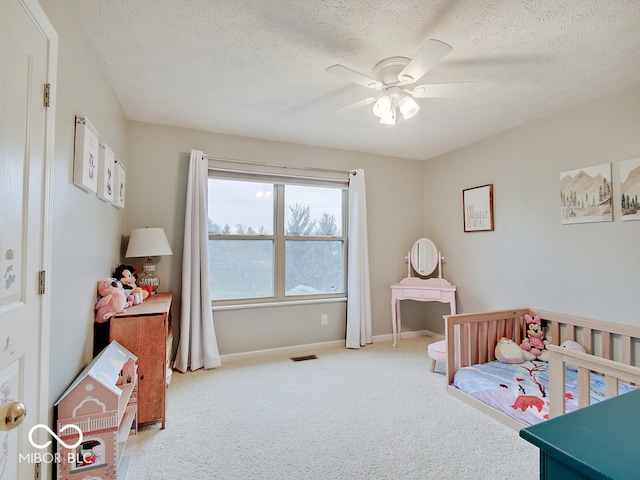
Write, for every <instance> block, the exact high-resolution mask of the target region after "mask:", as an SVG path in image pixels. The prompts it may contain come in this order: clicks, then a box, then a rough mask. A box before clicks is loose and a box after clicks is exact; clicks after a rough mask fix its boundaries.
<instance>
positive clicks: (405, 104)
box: [398, 96, 420, 120]
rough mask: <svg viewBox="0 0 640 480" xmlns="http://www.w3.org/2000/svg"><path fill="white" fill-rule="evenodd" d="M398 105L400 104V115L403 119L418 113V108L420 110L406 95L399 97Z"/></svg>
mask: <svg viewBox="0 0 640 480" xmlns="http://www.w3.org/2000/svg"><path fill="white" fill-rule="evenodd" d="M398 105H399V106H400V113H402V117H403V118H404V119H405V120H409V119H410V118H411V117H413V116H414V115H415V114H416V113H418V110H420V105H418V104H417V103H416V101H415V100H414V99H413V98H411V97H408V96H407V97H403V98H401V99H400V102H398Z"/></svg>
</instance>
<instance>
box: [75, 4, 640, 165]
mask: <svg viewBox="0 0 640 480" xmlns="http://www.w3.org/2000/svg"><path fill="white" fill-rule="evenodd" d="M71 1H72V4H73V5H74V7H75V9H76V11H77V14H78V17H79V18H80V20H81V21H82V23H83V24H84V25H85V27H86V29H87V32H88V33H89V36H90V38H91V40H92V41H93V43H94V46H95V49H96V51H97V53H98V55H99V57H100V59H101V61H102V63H103V65H104V68H105V70H106V73H107V76H108V78H109V80H110V82H111V84H112V85H113V88H114V90H115V92H116V95H117V96H118V99H119V100H120V103H121V105H122V108H123V109H124V113H125V115H126V116H127V118H128V119H130V120H136V121H142V122H150V123H157V124H163V125H173V126H180V127H186V128H194V129H199V130H206V131H213V132H220V133H226V134H233V135H241V136H247V137H254V138H261V139H268V140H276V141H284V142H293V143H301V144H310V145H320V146H326V147H335V148H342V149H347V150H355V151H361V152H371V153H376V154H383V155H391V156H398V157H407V158H415V159H422V160H426V159H429V158H431V157H434V156H436V155H439V154H442V153H445V152H448V151H451V150H454V149H456V148H459V147H462V146H464V145H467V144H469V143H472V142H475V141H478V140H481V139H484V138H487V137H489V136H491V135H494V134H496V133H498V132H500V131H504V130H506V129H509V128H512V127H514V126H516V125H519V124H522V123H525V122H527V121H530V120H533V119H536V118H540V117H542V116H545V115H548V114H551V113H553V112H556V111H559V110H563V109H565V108H568V107H570V106H572V105H575V104H579V103H582V102H584V101H587V100H589V99H592V98H596V97H599V96H602V95H605V94H608V93H612V92H615V91H619V90H622V89H625V88H629V87H631V86H634V85H638V84H640V1H639V0H501V1H500V0H482V1H480V0H449V1H445V0H440V1H438V0H432V1H425V0H396V1H390V0H307V1H301V0H274V1H262V0H253V1H252V0H244V1H242V0H235V1H233V0H231V1H221V0H183V1H175V0H135V1H132V0H109V1H102V0H71ZM430 38H434V39H438V40H441V41H443V42H446V43H448V44H449V45H451V46H452V47H453V51H452V52H451V53H450V54H449V55H447V56H446V57H445V58H444V59H443V60H442V61H441V62H440V63H439V64H437V65H436V66H435V67H434V68H433V69H431V70H430V71H429V72H428V73H427V74H426V75H425V76H424V77H423V78H422V80H421V81H420V82H418V83H442V82H460V81H474V82H476V83H475V89H474V91H473V93H472V94H470V95H468V96H465V97H460V98H434V99H429V98H426V99H421V100H419V103H420V105H421V107H422V108H421V110H420V112H419V113H418V115H417V116H416V117H414V118H412V119H411V120H406V121H402V122H399V123H398V124H397V125H395V126H387V125H380V124H379V123H378V119H377V118H376V117H374V116H373V114H372V112H371V107H370V106H366V107H363V108H361V109H358V110H355V111H351V112H347V113H342V114H337V113H334V114H329V113H328V112H330V111H332V110H335V109H337V108H340V107H343V106H345V105H349V104H351V103H353V102H356V101H358V100H361V99H364V98H365V97H369V96H371V94H372V93H374V94H375V93H376V91H375V90H371V89H368V88H365V87H362V86H358V85H355V84H353V83H350V82H348V81H347V80H344V79H341V78H339V77H336V76H333V75H330V74H328V73H327V72H325V69H326V68H327V67H329V66H330V65H334V64H336V63H339V64H342V65H344V66H346V67H349V68H351V69H353V70H356V71H359V72H362V73H364V74H366V75H372V69H373V66H374V65H375V64H376V63H377V62H378V61H380V60H382V59H384V58H387V57H391V56H405V57H409V58H412V57H413V56H414V55H415V54H416V53H417V52H418V51H419V50H420V48H421V47H422V45H424V43H425V42H426V41H427V40H428V39H430ZM207 153H211V154H215V152H207Z"/></svg>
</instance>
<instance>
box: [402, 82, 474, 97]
mask: <svg viewBox="0 0 640 480" xmlns="http://www.w3.org/2000/svg"><path fill="white" fill-rule="evenodd" d="M475 84H476V82H451V83H427V84H425V85H418V86H417V87H415V88H414V89H413V91H411V92H410V93H411V95H413V96H414V97H416V98H437V97H463V96H465V95H468V94H469V93H471V91H472V90H473V88H474V86H475Z"/></svg>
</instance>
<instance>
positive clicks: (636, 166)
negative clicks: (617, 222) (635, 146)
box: [620, 158, 640, 221]
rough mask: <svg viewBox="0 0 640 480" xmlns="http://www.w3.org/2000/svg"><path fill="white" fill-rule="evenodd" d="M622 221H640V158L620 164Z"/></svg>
mask: <svg viewBox="0 0 640 480" xmlns="http://www.w3.org/2000/svg"><path fill="white" fill-rule="evenodd" d="M620 191H621V192H622V193H621V196H620V202H621V206H622V220H623V221H626V220H640V158H632V159H631V160H624V161H622V162H620Z"/></svg>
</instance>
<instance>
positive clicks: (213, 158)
mask: <svg viewBox="0 0 640 480" xmlns="http://www.w3.org/2000/svg"><path fill="white" fill-rule="evenodd" d="M202 157H203V158H206V159H207V160H221V161H223V162H233V163H244V164H248V165H260V166H261V167H276V168H293V169H295V170H314V171H316V172H328V173H352V174H353V175H355V174H356V171H355V170H334V169H331V168H319V167H305V166H299V167H296V166H293V165H279V164H276V163H266V162H253V161H251V160H237V159H235V158H224V157H214V156H213V155H202Z"/></svg>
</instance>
